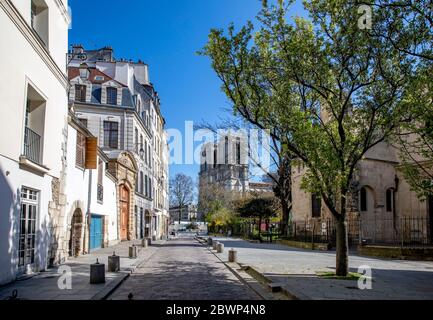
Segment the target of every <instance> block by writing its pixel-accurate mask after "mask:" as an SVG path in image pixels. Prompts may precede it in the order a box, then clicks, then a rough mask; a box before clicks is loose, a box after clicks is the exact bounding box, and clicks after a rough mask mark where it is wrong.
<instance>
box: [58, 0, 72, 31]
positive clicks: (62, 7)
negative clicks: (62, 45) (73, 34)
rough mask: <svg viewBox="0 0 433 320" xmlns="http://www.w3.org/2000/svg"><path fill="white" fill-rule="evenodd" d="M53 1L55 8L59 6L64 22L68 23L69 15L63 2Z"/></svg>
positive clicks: (69, 21)
mask: <svg viewBox="0 0 433 320" xmlns="http://www.w3.org/2000/svg"><path fill="white" fill-rule="evenodd" d="M54 2H55V3H56V5H57V8H59V10H60V13H61V14H62V17H63V19H65V22H66V23H67V24H68V25H69V24H70V23H71V17H70V15H69V12H68V9H67V8H66V7H65V4H64V3H63V1H61V0H54Z"/></svg>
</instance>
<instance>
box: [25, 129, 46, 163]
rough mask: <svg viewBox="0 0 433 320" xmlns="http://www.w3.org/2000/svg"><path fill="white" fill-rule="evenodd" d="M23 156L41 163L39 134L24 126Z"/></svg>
mask: <svg viewBox="0 0 433 320" xmlns="http://www.w3.org/2000/svg"><path fill="white" fill-rule="evenodd" d="M24 156H25V157H26V158H27V159H29V160H30V161H32V162H34V163H36V164H41V162H42V160H41V136H40V135H38V134H37V133H36V132H34V131H33V130H32V129H30V128H28V127H26V128H25V132H24Z"/></svg>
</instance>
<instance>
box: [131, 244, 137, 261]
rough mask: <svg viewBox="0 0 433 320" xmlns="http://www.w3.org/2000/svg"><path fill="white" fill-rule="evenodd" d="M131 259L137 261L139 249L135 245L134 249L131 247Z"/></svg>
mask: <svg viewBox="0 0 433 320" xmlns="http://www.w3.org/2000/svg"><path fill="white" fill-rule="evenodd" d="M129 258H130V259H137V247H136V246H135V245H132V247H129Z"/></svg>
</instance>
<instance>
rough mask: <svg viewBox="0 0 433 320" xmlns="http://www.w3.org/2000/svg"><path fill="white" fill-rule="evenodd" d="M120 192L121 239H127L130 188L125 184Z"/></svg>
mask: <svg viewBox="0 0 433 320" xmlns="http://www.w3.org/2000/svg"><path fill="white" fill-rule="evenodd" d="M119 189H120V190H119V194H120V240H121V241H127V240H129V239H128V230H129V208H130V206H129V189H128V188H127V187H126V186H125V185H121V186H120V188H119Z"/></svg>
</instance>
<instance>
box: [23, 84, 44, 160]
mask: <svg viewBox="0 0 433 320" xmlns="http://www.w3.org/2000/svg"><path fill="white" fill-rule="evenodd" d="M45 109H46V101H45V99H44V98H43V97H42V96H41V95H40V94H39V93H38V92H37V91H36V90H35V89H34V88H33V87H32V86H30V85H29V86H28V88H27V104H26V112H25V128H24V150H23V155H24V156H25V157H26V158H27V159H28V160H30V161H32V162H34V163H37V164H42V158H43V157H42V150H43V149H42V146H43V137H44V130H45Z"/></svg>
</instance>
